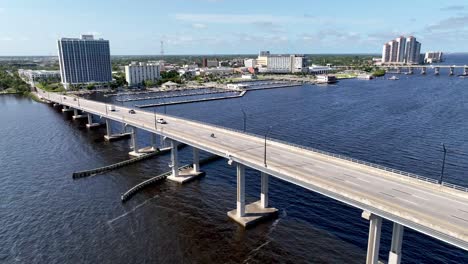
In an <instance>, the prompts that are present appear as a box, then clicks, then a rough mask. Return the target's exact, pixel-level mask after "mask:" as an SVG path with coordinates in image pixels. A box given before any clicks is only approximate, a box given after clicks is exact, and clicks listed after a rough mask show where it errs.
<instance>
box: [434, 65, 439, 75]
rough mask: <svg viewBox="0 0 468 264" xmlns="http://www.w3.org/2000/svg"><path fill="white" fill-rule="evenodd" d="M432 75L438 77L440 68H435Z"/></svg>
mask: <svg viewBox="0 0 468 264" xmlns="http://www.w3.org/2000/svg"><path fill="white" fill-rule="evenodd" d="M434 74H435V75H439V74H440V68H439V67H435V69H434Z"/></svg>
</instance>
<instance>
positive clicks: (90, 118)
mask: <svg viewBox="0 0 468 264" xmlns="http://www.w3.org/2000/svg"><path fill="white" fill-rule="evenodd" d="M92 124H93V115H91V114H88V125H92Z"/></svg>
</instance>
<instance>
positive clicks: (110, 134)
mask: <svg viewBox="0 0 468 264" xmlns="http://www.w3.org/2000/svg"><path fill="white" fill-rule="evenodd" d="M106 133H107V136H108V137H109V138H110V136H112V128H111V123H110V120H109V119H106Z"/></svg>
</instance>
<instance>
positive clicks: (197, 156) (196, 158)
mask: <svg viewBox="0 0 468 264" xmlns="http://www.w3.org/2000/svg"><path fill="white" fill-rule="evenodd" d="M192 149H193V172H195V173H197V172H200V151H199V150H198V149H197V148H196V147H192Z"/></svg>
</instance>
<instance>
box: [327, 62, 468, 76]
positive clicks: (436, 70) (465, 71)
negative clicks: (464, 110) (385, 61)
mask: <svg viewBox="0 0 468 264" xmlns="http://www.w3.org/2000/svg"><path fill="white" fill-rule="evenodd" d="M379 67H380V68H384V69H387V71H388V70H396V73H402V72H401V71H402V70H404V69H406V70H407V73H408V74H413V73H414V70H420V72H421V74H423V75H424V74H426V73H427V69H434V74H435V75H439V74H440V69H449V75H455V69H462V70H463V74H462V75H463V76H468V65H401V64H394V65H392V64H389V65H380V66H379ZM333 68H336V69H350V68H351V67H349V66H334V67H333Z"/></svg>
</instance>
